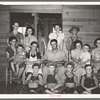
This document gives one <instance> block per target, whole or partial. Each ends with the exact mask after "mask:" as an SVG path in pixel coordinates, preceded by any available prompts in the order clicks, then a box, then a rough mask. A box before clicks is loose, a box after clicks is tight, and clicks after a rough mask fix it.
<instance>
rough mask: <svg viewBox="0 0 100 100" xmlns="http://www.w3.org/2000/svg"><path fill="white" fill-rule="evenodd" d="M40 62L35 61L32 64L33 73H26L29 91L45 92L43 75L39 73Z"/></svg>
mask: <svg viewBox="0 0 100 100" xmlns="http://www.w3.org/2000/svg"><path fill="white" fill-rule="evenodd" d="M39 68H40V64H38V63H34V64H33V65H32V69H33V73H32V72H28V73H27V74H26V80H25V82H26V84H27V85H28V90H29V93H39V94H43V92H44V87H43V77H42V75H41V74H39Z"/></svg>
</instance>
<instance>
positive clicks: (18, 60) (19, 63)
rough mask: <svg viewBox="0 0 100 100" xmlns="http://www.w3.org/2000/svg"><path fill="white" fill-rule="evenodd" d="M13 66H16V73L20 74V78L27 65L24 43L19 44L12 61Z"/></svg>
mask: <svg viewBox="0 0 100 100" xmlns="http://www.w3.org/2000/svg"><path fill="white" fill-rule="evenodd" d="M11 66H12V67H13V68H14V67H15V68H16V70H14V73H15V75H16V76H18V78H20V76H21V74H22V72H23V70H24V67H25V52H24V47H23V45H21V44H19V45H18V46H17V53H16V55H15V57H14V59H13V62H12V63H11Z"/></svg>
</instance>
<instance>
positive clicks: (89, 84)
mask: <svg viewBox="0 0 100 100" xmlns="http://www.w3.org/2000/svg"><path fill="white" fill-rule="evenodd" d="M83 77H85V79H84V86H85V87H86V88H92V87H95V86H96V84H95V80H94V78H93V77H94V75H92V76H91V77H87V75H86V74H85V75H84V76H83ZM77 91H78V93H79V94H81V93H83V92H84V91H86V90H85V89H84V88H83V87H82V86H79V87H78V89H77ZM91 93H92V94H100V88H98V87H97V88H95V89H93V90H91Z"/></svg>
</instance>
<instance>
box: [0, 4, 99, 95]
mask: <svg viewBox="0 0 100 100" xmlns="http://www.w3.org/2000/svg"><path fill="white" fill-rule="evenodd" d="M0 94H45V95H46V94H64V95H65V94H79V95H80V94H100V5H71V4H70V5H67V4H59V5H57V4H51V5H49V4H46V5H43V4H42V5H35V4H32V5H0Z"/></svg>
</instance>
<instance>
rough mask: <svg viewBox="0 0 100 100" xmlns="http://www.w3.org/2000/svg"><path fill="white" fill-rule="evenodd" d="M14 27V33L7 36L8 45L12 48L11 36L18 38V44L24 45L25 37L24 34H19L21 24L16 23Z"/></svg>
mask: <svg viewBox="0 0 100 100" xmlns="http://www.w3.org/2000/svg"><path fill="white" fill-rule="evenodd" d="M12 27H13V30H12V32H10V33H9V34H8V35H7V45H8V46H10V44H9V38H10V37H11V36H14V37H16V38H17V44H23V39H24V36H23V34H22V33H20V32H18V28H19V23H17V22H14V24H13V25H12Z"/></svg>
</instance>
